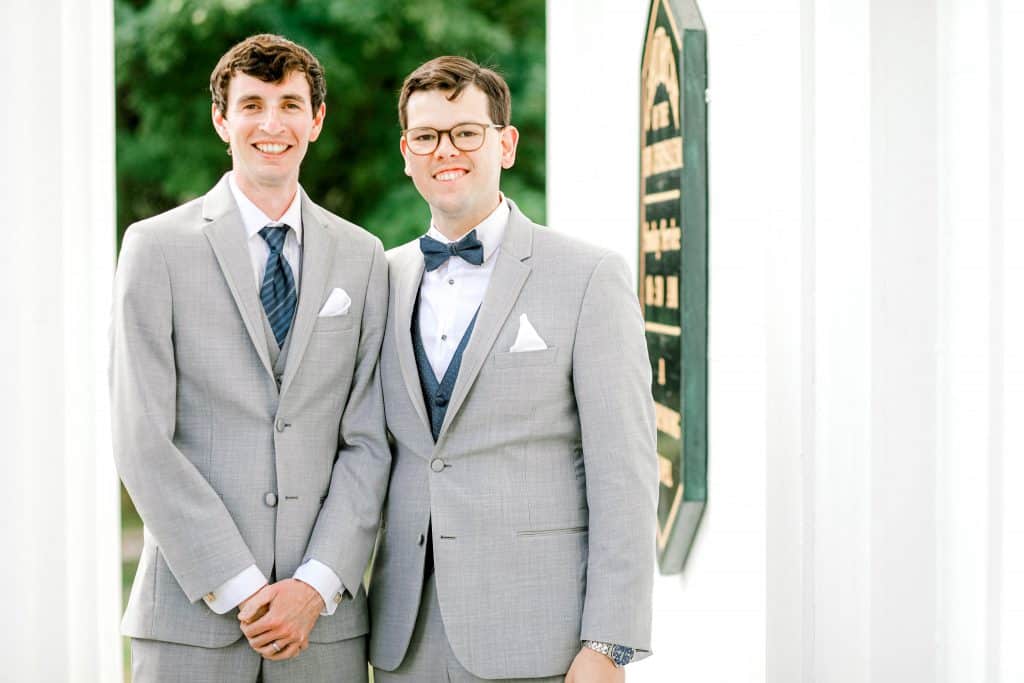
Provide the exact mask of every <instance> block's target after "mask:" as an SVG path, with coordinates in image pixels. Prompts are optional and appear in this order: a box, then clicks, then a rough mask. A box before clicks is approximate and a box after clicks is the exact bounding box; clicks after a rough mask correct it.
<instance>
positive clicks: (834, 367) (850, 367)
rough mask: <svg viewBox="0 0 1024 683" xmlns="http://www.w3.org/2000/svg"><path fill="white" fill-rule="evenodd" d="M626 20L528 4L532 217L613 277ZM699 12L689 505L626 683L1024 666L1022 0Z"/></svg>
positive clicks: (610, 6) (632, 95) (635, 41)
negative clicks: (697, 248)
mask: <svg viewBox="0 0 1024 683" xmlns="http://www.w3.org/2000/svg"><path fill="white" fill-rule="evenodd" d="M647 5H648V3H647V2H646V0H637V1H636V2H632V3H620V2H612V1H611V0H608V1H603V2H596V1H590V2H574V1H571V0H556V1H552V2H549V3H548V12H549V18H548V22H549V26H548V28H549V36H548V42H549V52H548V69H549V80H548V103H549V110H548V125H549V128H548V205H549V210H548V215H549V223H550V224H551V225H552V226H553V227H555V228H557V229H563V230H567V231H571V232H575V233H577V234H580V235H584V236H587V237H588V238H590V239H592V240H594V241H597V242H600V243H603V244H606V245H608V246H610V247H612V248H615V249H618V250H619V251H621V252H622V253H624V254H625V255H626V256H627V257H628V259H629V260H630V261H631V262H635V260H636V233H637V219H636V216H637V209H636V207H637V185H638V182H637V162H636V158H637V151H636V148H635V140H636V139H637V134H636V130H637V111H638V105H637V100H638V97H639V96H638V92H639V84H638V80H639V64H640V55H641V46H642V41H643V36H644V28H645V27H644V22H645V18H646V11H647ZM700 5H701V9H702V12H703V15H704V19H705V22H706V24H707V27H708V46H709V55H708V61H709V83H710V89H711V104H710V106H709V120H710V124H709V158H710V226H711V228H710V230H711V235H710V251H711V257H710V258H711V275H710V288H711V302H710V306H711V308H710V326H711V330H710V335H711V339H710V350H709V356H710V359H709V360H710V371H711V372H710V378H709V381H710V398H709V401H710V405H709V411H710V415H711V417H710V435H709V443H710V456H709V468H708V470H709V482H708V483H709V493H708V507H707V511H706V513H705V518H704V521H703V524H702V529H701V532H700V536H699V537H698V540H697V543H696V546H695V548H694V550H693V554H692V555H691V559H690V561H689V565H688V567H687V568H686V571H685V572H684V574H683V576H682V577H661V578H659V580H658V583H657V588H656V600H657V601H658V604H657V605H656V617H655V648H656V650H657V652H656V656H655V657H652V658H651V659H650V660H648V661H646V662H643V663H641V664H638V665H635V667H633V668H631V673H630V680H637V681H643V680H651V681H655V680H657V681H667V680H693V681H761V680H770V681H778V682H779V683H792V682H793V681H807V682H813V683H828V682H831V681H842V682H846V681H850V682H853V681H857V682H860V681H873V682H875V681H878V682H887V681H901V682H903V681H914V682H915V683H916V682H918V681H949V682H950V683H954V682H956V683H962V682H963V681H972V682H973V681H987V682H992V683H995V682H1001V681H1017V680H1022V678H1024V654H1020V653H1021V648H1019V647H1017V645H1018V644H1019V642H1020V641H1021V637H1022V636H1024V588H1022V586H1024V581H1022V580H1021V579H1024V502H1022V499H1021V497H1020V496H1019V495H1018V492H1019V491H1020V490H1021V489H1022V487H1024V464H1022V463H1021V459H1020V457H1019V455H1020V453H1022V452H1024V448H1022V446H1024V426H1021V425H1024V420H1020V419H1019V418H1018V419H1013V418H1014V417H1015V416H1019V415H1021V414H1024V410H1022V409H1024V352H1022V351H1021V349H1022V348H1024V314H1022V312H1021V307H1020V305H1019V301H1020V294H1021V292H1022V291H1024V237H1022V230H1021V228H1022V227H1024V199H1022V194H1024V193H1021V192H1019V191H1017V188H1020V187H1022V186H1024V162H1022V161H1021V156H1022V155H1021V152H1022V151H1024V144H1022V143H1024V136H1022V134H1021V133H1020V132H1019V130H1018V129H1019V128H1020V127H1019V126H1018V125H1016V123H1015V122H1016V121H1020V120H1024V96H1022V95H1021V92H1020V88H1019V76H1020V74H1019V72H1020V66H1021V64H1022V63H1024V53H1022V49H1021V48H1020V47H1019V41H1014V40H1012V37H1013V36H1017V35H1020V34H1021V30H1022V29H1024V23H1022V22H1024V12H1022V10H1021V8H1020V7H1018V6H1017V4H1016V3H1008V2H1005V0H980V1H978V0H925V1H920V0H916V1H915V0H871V1H868V2H853V3H851V2H848V1H847V0H784V1H783V2H778V3H771V4H770V6H769V5H765V4H764V3H759V2H752V1H750V0H704V1H703V2H701V3H700ZM592 72H595V73H592ZM1011 84H1014V85H1016V86H1017V87H1014V86H1013V85H1011ZM598 136H600V137H601V138H602V139H608V140H609V143H608V145H607V146H606V147H604V148H603V149H601V150H597V151H595V150H594V149H591V148H590V147H588V146H587V145H585V144H581V142H580V141H581V140H582V141H585V140H590V139H595V138H596V137H598ZM524 142H526V141H524ZM527 144H528V143H527ZM1011 454H1015V455H1017V456H1018V457H1016V458H1014V457H1011Z"/></svg>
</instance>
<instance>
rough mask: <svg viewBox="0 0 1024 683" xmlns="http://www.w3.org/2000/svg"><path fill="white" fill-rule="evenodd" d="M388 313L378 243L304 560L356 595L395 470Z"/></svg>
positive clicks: (383, 262) (384, 264)
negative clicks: (327, 480) (384, 359)
mask: <svg viewBox="0 0 1024 683" xmlns="http://www.w3.org/2000/svg"><path fill="white" fill-rule="evenodd" d="M387 312H388V272H387V261H386V259H385V256H384V250H383V248H382V247H381V245H380V243H379V242H378V243H376V245H375V249H374V252H373V263H372V264H371V267H370V274H369V280H368V282H367V285H366V303H365V305H364V307H363V319H362V326H361V330H360V333H359V347H358V349H357V351H356V365H355V372H354V373H353V377H352V384H351V389H350V391H349V395H348V400H347V401H346V404H345V412H344V414H343V415H342V417H341V425H340V433H339V438H338V441H339V448H338V454H337V457H336V458H335V461H334V471H333V472H332V474H331V487H330V491H329V493H328V495H327V498H326V500H325V501H324V505H323V508H321V510H320V515H319V517H318V518H317V522H316V526H315V527H314V528H313V534H312V536H311V537H310V540H309V544H308V546H307V549H306V556H305V560H309V559H316V560H319V561H320V562H323V563H324V564H326V565H327V566H328V567H330V568H331V569H333V570H334V571H335V572H336V573H337V574H338V577H339V578H340V579H341V582H342V585H343V586H344V587H345V589H347V590H348V591H349V592H350V593H351V594H353V595H354V594H355V593H356V591H357V590H358V589H359V584H360V583H361V582H362V580H363V573H364V572H365V571H366V566H367V564H368V563H369V561H370V553H371V552H372V550H373V544H374V541H375V540H376V538H377V528H378V526H379V524H380V511H381V505H382V504H383V502H384V494H385V492H386V490H387V483H388V475H389V473H390V470H391V452H390V450H389V448H388V443H387V437H386V436H385V431H384V398H383V393H382V390H381V380H380V373H379V370H378V361H379V358H380V347H381V342H382V341H383V339H384V326H385V323H386V320H387ZM305 560H304V561H305Z"/></svg>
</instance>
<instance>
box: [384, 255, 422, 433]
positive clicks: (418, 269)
mask: <svg viewBox="0 0 1024 683" xmlns="http://www.w3.org/2000/svg"><path fill="white" fill-rule="evenodd" d="M403 256H406V257H407V258H406V259H405V262H404V263H402V264H401V265H399V266H398V267H397V268H396V269H395V271H396V272H397V273H399V275H398V277H397V278H396V282H395V315H394V317H393V318H392V320H391V324H392V325H393V326H394V327H393V328H392V330H393V334H394V336H395V349H396V351H397V353H398V365H399V367H400V368H401V371H402V379H403V380H404V381H405V389H406V391H408V392H409V400H410V401H411V402H412V404H413V406H414V407H415V408H416V414H417V415H419V417H420V421H421V422H422V424H423V428H424V429H425V430H426V433H427V437H428V438H429V436H430V420H429V419H428V418H427V408H426V406H424V405H423V390H422V389H421V388H420V376H419V372H418V371H417V369H416V355H415V353H414V352H413V348H412V313H413V310H415V308H416V297H417V295H418V294H419V291H420V282H421V281H422V280H423V256H422V254H421V253H420V250H419V248H418V247H416V248H415V250H414V249H412V248H410V249H409V250H408V252H407V254H403Z"/></svg>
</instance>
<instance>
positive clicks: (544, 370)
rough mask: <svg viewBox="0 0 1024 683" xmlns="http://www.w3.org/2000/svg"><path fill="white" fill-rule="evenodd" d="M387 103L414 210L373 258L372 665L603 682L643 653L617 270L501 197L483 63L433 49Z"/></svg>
mask: <svg viewBox="0 0 1024 683" xmlns="http://www.w3.org/2000/svg"><path fill="white" fill-rule="evenodd" d="M398 109H399V119H400V122H401V125H402V129H403V132H402V137H401V140H400V147H401V152H402V157H403V159H404V161H405V173H406V174H407V175H408V176H410V177H411V178H412V181H413V183H414V184H415V185H416V189H417V190H418V191H419V193H420V194H421V195H422V196H423V198H424V199H425V200H426V202H427V204H428V205H429V206H430V213H431V224H430V228H429V230H428V231H427V234H426V235H424V236H423V237H421V238H420V239H419V240H417V241H415V242H410V243H409V244H406V245H404V246H401V247H398V248H397V249H394V250H392V251H391V252H389V255H388V256H389V259H388V260H389V273H390V276H389V277H390V284H391V286H390V300H389V317H388V326H387V329H386V331H385V336H384V345H383V349H382V352H381V378H382V382H383V388H384V401H385V413H386V416H387V425H388V430H389V432H390V433H391V436H392V438H393V448H392V452H393V461H392V473H391V482H390V485H389V492H388V497H387V502H386V504H385V510H384V519H383V522H382V532H381V538H380V541H379V545H378V550H377V555H376V559H375V562H374V568H373V575H372V579H371V583H370V612H371V623H372V624H373V628H372V632H371V646H370V659H371V662H372V664H373V665H374V667H375V680H376V681H377V683H391V682H395V681H415V682H417V683H418V682H433V681H478V680H488V679H502V680H513V681H518V680H542V681H562V680H566V681H570V682H573V681H576V682H580V683H582V682H584V681H587V682H591V681H601V682H604V681H621V680H623V677H624V673H623V669H622V668H621V667H622V666H623V665H624V664H626V663H628V662H629V661H630V660H631V659H633V658H634V657H636V656H640V655H643V654H645V653H646V652H647V651H648V650H649V649H650V621H651V587H652V581H653V576H654V557H655V528H656V527H655V524H656V523H655V510H656V496H657V486H658V483H657V482H658V474H657V463H656V455H655V442H654V438H655V437H654V435H655V428H654V410H653V408H654V406H653V401H652V398H651V368H650V362H649V360H648V356H647V350H646V344H645V335H644V327H643V321H642V319H641V316H640V308H639V305H638V302H637V299H636V295H635V293H634V291H633V287H632V278H631V276H630V274H629V269H628V268H627V266H626V264H625V262H624V261H623V260H622V259H621V258H620V257H618V256H616V255H615V254H612V253H610V252H608V251H606V250H602V249H599V248H596V247H594V246H590V245H587V244H584V243H582V242H578V241H575V240H572V239H569V238H567V237H565V236H563V235H560V234H558V233H556V232H553V231H551V230H547V229H545V228H542V227H540V226H538V225H535V224H534V223H532V222H531V221H530V220H529V219H528V218H527V217H526V216H524V215H523V214H522V212H520V211H519V209H518V208H517V207H516V205H515V203H514V202H513V201H512V200H511V199H509V198H508V197H505V196H504V195H503V194H502V193H501V192H500V190H499V181H500V177H501V171H502V169H507V168H511V167H512V165H513V163H514V162H515V155H516V145H517V143H518V141H519V132H518V131H517V130H516V128H515V127H514V126H512V125H511V123H510V109H511V101H510V97H509V90H508V86H507V85H506V83H505V81H504V80H503V79H502V78H501V77H500V76H499V75H498V74H496V73H495V72H494V71H492V70H490V69H486V68H482V67H480V66H479V65H477V64H475V63H473V62H471V61H469V60H466V59H463V58H460V57H440V58H438V59H434V60H432V61H430V62H427V63H426V64H424V65H422V66H420V67H419V68H418V69H416V70H415V71H414V72H413V73H412V74H410V75H409V77H408V78H406V80H405V83H404V85H403V87H402V91H401V95H400V98H399V105H398Z"/></svg>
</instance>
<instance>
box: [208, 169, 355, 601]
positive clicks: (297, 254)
mask: <svg viewBox="0 0 1024 683" xmlns="http://www.w3.org/2000/svg"><path fill="white" fill-rule="evenodd" d="M228 185H229V187H230V188H231V194H233V195H234V197H235V203H236V204H238V211H239V213H241V214H242V224H243V225H244V226H245V234H246V237H247V238H248V239H247V244H248V246H249V256H250V257H251V259H252V268H253V272H254V274H255V277H256V291H257V292H258V291H259V289H260V287H261V286H262V284H263V274H264V271H265V270H266V267H267V257H268V256H269V255H270V246H269V245H268V244H267V242H266V240H264V239H263V237H262V236H261V235H260V230H262V229H263V227H264V226H266V225H268V224H273V225H280V224H284V225H287V226H288V227H289V228H290V230H288V234H287V235H286V236H285V240H284V248H283V249H282V250H281V251H282V253H283V254H284V258H285V260H286V261H288V265H289V266H290V267H291V269H292V274H293V275H294V276H295V291H296V294H297V293H298V289H299V282H300V280H301V271H302V207H301V201H300V199H299V198H300V196H301V195H302V193H301V192H299V191H298V190H296V192H295V198H294V199H292V203H291V204H290V205H289V206H288V209H287V210H286V211H285V212H284V214H283V215H282V216H281V218H280V220H277V221H274V220H271V219H270V218H269V217H268V216H267V215H266V214H265V213H263V211H262V210H261V209H260V208H259V207H258V206H256V205H255V204H253V203H252V201H251V200H250V199H249V198H248V197H246V196H245V193H244V192H242V190H241V189H240V188H239V187H238V183H236V182H235V174H234V172H231V173H230V174H229V175H228ZM293 578H296V579H299V580H300V581H302V582H304V583H308V584H309V585H310V586H312V587H313V588H314V589H316V592H317V593H319V594H320V597H322V598H323V599H324V606H325V607H324V611H322V612H321V613H320V614H322V615H330V614H334V610H336V609H337V608H338V604H339V603H340V602H341V595H342V592H343V591H342V585H341V579H340V578H338V575H337V574H335V573H334V571H333V570H332V569H331V568H330V567H328V566H327V565H325V564H323V563H322V562H318V561H317V560H314V559H310V560H308V561H307V562H305V563H304V564H302V566H300V567H299V568H298V569H296V570H295V574H294V575H293ZM266 583H267V577H265V576H263V572H261V571H260V570H259V567H257V566H256V565H250V566H249V567H247V568H245V569H244V570H242V571H241V572H240V573H238V574H236V575H235V576H234V577H232V578H230V579H228V580H227V581H225V582H224V583H222V584H221V585H220V586H218V587H217V588H215V589H214V590H213V591H212V592H210V593H207V594H206V596H204V597H203V601H204V602H206V604H207V605H208V606H209V607H210V609H212V610H213V611H214V612H216V613H217V614H224V613H225V612H227V611H229V610H231V609H234V608H235V607H237V606H238V604H239V603H240V602H242V601H243V600H245V599H246V598H247V597H249V596H250V595H252V594H253V593H255V592H256V591H258V590H259V589H260V588H262V587H263V586H264V585H265V584H266Z"/></svg>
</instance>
